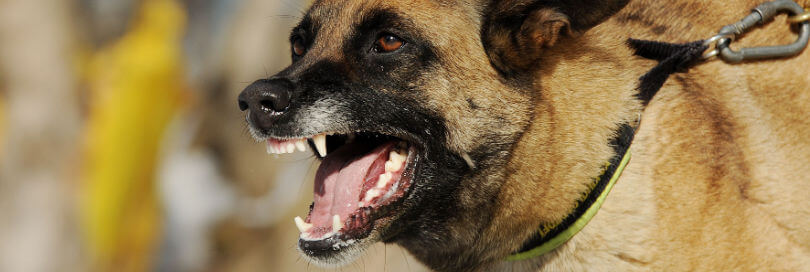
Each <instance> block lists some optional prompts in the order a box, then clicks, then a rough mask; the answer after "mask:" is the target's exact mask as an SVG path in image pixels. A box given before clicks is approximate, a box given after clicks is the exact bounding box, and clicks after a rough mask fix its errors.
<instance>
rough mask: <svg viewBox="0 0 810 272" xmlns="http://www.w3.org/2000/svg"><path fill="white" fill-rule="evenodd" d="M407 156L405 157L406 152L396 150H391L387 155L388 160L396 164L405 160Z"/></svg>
mask: <svg viewBox="0 0 810 272" xmlns="http://www.w3.org/2000/svg"><path fill="white" fill-rule="evenodd" d="M407 158H408V157H407V154H406V153H399V152H396V151H393V150H392V151H391V153H390V154H389V155H388V160H389V161H392V162H394V163H396V164H402V163H403V162H405V159H407Z"/></svg>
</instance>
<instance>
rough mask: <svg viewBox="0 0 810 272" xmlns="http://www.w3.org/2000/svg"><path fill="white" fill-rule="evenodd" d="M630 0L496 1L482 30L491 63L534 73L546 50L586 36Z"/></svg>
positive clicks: (504, 70)
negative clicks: (567, 40)
mask: <svg viewBox="0 0 810 272" xmlns="http://www.w3.org/2000/svg"><path fill="white" fill-rule="evenodd" d="M627 2H628V0H603V1H598V0H492V1H491V2H490V4H489V6H488V7H487V8H486V11H485V13H484V24H483V29H482V30H481V34H482V39H483V42H484V47H485V49H486V50H487V54H488V55H489V58H490V61H491V62H492V64H493V65H494V66H495V68H497V69H498V70H500V71H501V72H502V73H506V74H515V73H521V72H526V71H531V70H533V68H534V67H535V65H536V64H537V61H538V59H539V58H540V56H541V53H542V51H543V49H544V48H548V47H551V46H554V44H555V43H557V41H558V40H560V39H561V38H564V37H566V36H572V35H575V34H578V33H583V32H585V31H586V30H588V29H590V28H591V27H593V26H595V25H597V24H599V23H601V22H602V21H604V20H605V19H607V18H608V17H610V16H611V15H613V14H614V13H616V12H617V11H619V10H620V9H621V8H623V7H624V6H625V4H627Z"/></svg>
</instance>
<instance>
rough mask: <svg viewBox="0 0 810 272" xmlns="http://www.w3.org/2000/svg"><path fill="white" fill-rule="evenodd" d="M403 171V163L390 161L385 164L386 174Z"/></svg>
mask: <svg viewBox="0 0 810 272" xmlns="http://www.w3.org/2000/svg"><path fill="white" fill-rule="evenodd" d="M399 169H402V162H401V161H394V160H388V161H387V162H385V172H392V173H393V172H396V171H399Z"/></svg>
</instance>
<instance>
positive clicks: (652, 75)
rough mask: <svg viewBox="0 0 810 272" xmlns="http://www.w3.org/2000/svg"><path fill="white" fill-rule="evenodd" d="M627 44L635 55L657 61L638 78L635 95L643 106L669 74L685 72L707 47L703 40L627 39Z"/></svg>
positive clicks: (698, 59) (698, 60)
mask: <svg viewBox="0 0 810 272" xmlns="http://www.w3.org/2000/svg"><path fill="white" fill-rule="evenodd" d="M627 44H628V45H629V46H630V47H631V48H633V49H634V50H635V51H636V52H635V54H636V55H637V56H640V57H643V58H648V59H653V60H657V61H658V65H656V66H655V67H653V68H652V69H651V70H650V71H649V72H647V73H646V74H644V75H643V76H641V78H639V85H638V90H639V92H638V94H637V96H638V98H639V99H641V101H642V102H643V103H644V106H647V104H648V103H649V102H650V100H652V98H653V96H655V94H656V93H658V90H659V89H661V86H663V85H664V82H666V81H667V79H668V78H669V76H670V75H672V74H674V73H678V72H686V71H687V70H688V69H689V68H691V67H692V66H694V65H696V64H698V63H700V61H701V60H702V59H703V58H702V56H703V52H704V51H706V49H708V48H709V46H708V45H706V44H705V41H694V42H690V43H682V44H674V43H664V42H656V41H644V40H636V39H629V40H627Z"/></svg>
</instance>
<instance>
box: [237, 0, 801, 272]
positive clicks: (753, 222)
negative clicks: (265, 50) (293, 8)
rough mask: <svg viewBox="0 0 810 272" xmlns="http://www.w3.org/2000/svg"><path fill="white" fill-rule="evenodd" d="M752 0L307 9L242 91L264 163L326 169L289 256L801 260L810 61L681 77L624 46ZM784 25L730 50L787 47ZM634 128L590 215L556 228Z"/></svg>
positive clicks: (691, 29)
mask: <svg viewBox="0 0 810 272" xmlns="http://www.w3.org/2000/svg"><path fill="white" fill-rule="evenodd" d="M759 3H760V2H758V1H754V0H750V1H747V0H745V1H744V0H734V1H686V0H672V1H660V0H632V1H628V0H605V1H594V0H570V1H567V0H555V1H551V0H548V1H541V0H392V1H380V0H316V1H315V3H314V4H313V6H312V7H311V8H310V9H309V10H308V11H307V12H306V14H305V16H304V17H303V18H302V20H301V22H300V23H299V24H298V26H297V27H295V28H294V29H293V30H292V34H291V35H290V37H289V40H290V43H291V55H292V60H293V61H292V64H291V65H290V66H289V67H287V68H286V69H284V70H283V71H281V72H279V73H278V74H276V75H273V76H271V77H269V78H267V79H261V80H258V81H256V82H254V83H253V84H251V85H250V86H248V87H247V88H246V89H245V90H244V91H243V92H242V93H241V94H240V96H239V99H238V100H239V101H238V102H239V107H240V108H241V110H243V111H245V113H246V119H247V122H248V124H249V125H248V126H249V128H250V131H251V132H252V134H253V135H254V137H255V138H257V139H258V140H260V141H264V142H266V143H267V148H268V151H269V152H271V153H290V152H295V151H296V150H299V151H304V150H306V149H312V150H313V152H314V153H315V154H316V156H317V157H318V158H320V160H321V162H320V166H319V168H318V170H317V173H316V175H315V182H314V184H315V185H314V190H313V192H314V201H313V203H312V205H311V206H310V209H309V214H308V215H307V216H305V217H304V218H301V217H298V218H295V223H296V224H297V225H298V227H299V229H300V230H301V236H300V239H299V242H298V248H299V250H300V251H301V253H302V254H303V255H304V256H305V257H306V258H307V259H308V260H310V261H312V262H314V263H316V264H319V265H322V266H339V265H343V264H346V263H348V262H351V261H352V260H354V259H355V258H357V257H358V256H359V255H361V254H362V252H363V250H364V249H366V248H367V247H368V246H369V245H371V244H373V243H376V242H380V241H381V242H385V243H396V244H398V245H400V246H402V247H403V248H405V249H407V250H408V251H409V252H410V253H411V254H413V255H414V256H415V257H416V258H417V259H419V260H420V261H421V262H423V263H424V264H425V265H427V266H428V267H430V268H431V269H434V270H439V271H491V270H506V271H511V270H515V271H537V270H543V271H546V270H549V271H570V270H574V271H603V270H611V271H629V270H654V271H662V270H699V271H737V270H756V271H763V270H778V271H798V270H810V53H808V52H807V51H808V50H805V52H804V53H802V54H801V55H799V56H796V57H793V58H788V59H780V60H769V61H760V62H745V63H742V64H734V65H732V64H727V63H724V62H723V61H720V60H713V61H707V62H705V63H702V64H700V65H698V66H696V67H694V68H692V69H691V70H689V71H688V73H680V74H675V75H674V76H673V77H672V78H670V79H669V80H668V81H667V82H666V83H665V84H664V85H663V87H662V88H661V89H660V91H659V92H658V94H657V95H656V96H655V97H654V98H653V99H652V100H651V101H649V103H645V101H641V100H640V99H639V97H638V92H639V91H638V86H639V85H638V84H639V80H638V79H639V77H640V76H641V75H643V74H644V73H645V72H647V71H648V70H649V69H650V68H652V67H653V66H655V64H656V62H655V61H652V60H647V59H644V58H641V57H637V56H634V52H633V51H632V50H631V49H630V48H628V45H627V44H626V41H627V40H628V38H639V39H647V40H659V41H668V42H687V41H694V40H700V39H705V38H707V37H710V36H712V35H714V34H715V33H717V30H718V29H719V28H720V27H722V26H723V25H726V24H730V23H732V22H736V21H738V20H739V19H740V18H742V17H743V16H745V15H747V14H748V13H749V12H750V9H751V8H753V7H755V6H756V5H757V4H759ZM785 18H786V16H780V17H777V18H776V19H775V20H774V21H773V22H772V23H770V24H769V25H767V26H766V27H762V28H760V29H756V30H755V31H753V32H750V33H748V34H747V35H746V36H745V37H743V39H741V40H740V41H735V42H734V44H733V46H734V47H736V46H740V47H744V46H752V45H764V44H777V43H789V42H792V40H793V39H795V37H796V34H795V33H794V32H792V31H791V30H790V29H791V28H790V27H789V26H788V23H786V19H785ZM626 127H633V128H635V133H634V135H635V138H634V139H633V141H632V145H631V146H630V148H629V151H631V152H632V159H631V160H630V162H629V164H627V165H626V168H625V170H624V171H623V172H622V173H621V176H620V178H619V179H618V181H617V182H616V183H615V187H613V190H612V191H610V193H609V194H608V195H607V198H606V199H605V200H604V202H603V205H602V207H601V209H600V210H599V212H598V213H597V214H596V215H595V216H593V217H592V218H591V221H590V222H589V223H588V224H587V225H586V226H585V227H584V228H583V229H581V231H580V232H579V233H578V234H576V235H574V236H573V237H570V239H567V242H564V243H562V244H561V245H559V246H557V247H555V248H554V249H553V250H550V251H549V252H547V253H545V254H540V255H538V256H533V257H531V258H525V259H521V260H515V259H510V258H509V256H511V255H512V254H515V253H520V252H521V251H522V250H523V248H524V247H526V245H528V244H529V243H528V242H530V241H531V240H532V239H534V238H536V237H538V235H540V234H542V233H540V232H539V230H541V229H543V228H544V226H545V227H551V228H553V227H555V226H559V225H561V224H562V223H563V222H564V221H565V219H566V218H567V217H569V216H570V215H571V214H572V213H573V212H574V211H575V210H577V208H578V206H580V204H581V203H583V202H582V201H581V200H582V199H583V196H585V195H588V194H589V193H590V192H592V191H593V190H594V188H595V185H594V183H595V182H596V181H597V177H600V175H602V174H603V173H604V172H605V168H606V165H610V164H611V163H610V162H611V159H612V158H614V157H616V155H617V151H616V150H617V148H615V147H616V146H615V144H612V143H614V142H615V140H616V139H617V137H619V136H620V134H622V131H623V128H626Z"/></svg>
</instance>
